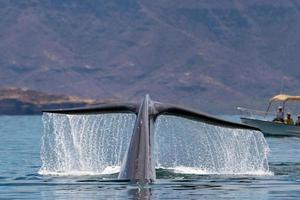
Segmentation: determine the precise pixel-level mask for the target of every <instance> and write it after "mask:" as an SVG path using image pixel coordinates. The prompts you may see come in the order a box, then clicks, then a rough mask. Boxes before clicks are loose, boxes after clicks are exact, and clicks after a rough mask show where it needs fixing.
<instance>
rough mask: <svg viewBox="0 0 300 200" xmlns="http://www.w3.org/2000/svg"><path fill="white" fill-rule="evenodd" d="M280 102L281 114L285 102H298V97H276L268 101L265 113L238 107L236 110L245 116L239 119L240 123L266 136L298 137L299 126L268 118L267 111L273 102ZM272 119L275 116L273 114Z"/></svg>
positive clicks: (299, 97) (282, 95)
mask: <svg viewBox="0 0 300 200" xmlns="http://www.w3.org/2000/svg"><path fill="white" fill-rule="evenodd" d="M278 101H279V102H282V108H283V112H284V111H285V104H286V102H287V101H300V96H290V95H284V94H280V95H276V96H274V97H272V98H271V99H270V100H269V105H268V108H267V111H266V112H263V111H256V110H251V109H246V108H241V107H238V110H240V111H241V112H242V114H243V115H244V114H246V115H247V117H246V116H243V117H241V118H240V119H241V121H242V123H244V124H247V125H249V126H253V127H256V128H258V129H259V130H261V132H262V133H264V135H266V136H296V137H300V126H296V125H287V124H284V123H282V122H275V121H272V118H270V117H268V116H269V109H270V107H271V105H272V103H274V102H278ZM272 116H273V117H274V116H275V114H274V113H273V114H272Z"/></svg>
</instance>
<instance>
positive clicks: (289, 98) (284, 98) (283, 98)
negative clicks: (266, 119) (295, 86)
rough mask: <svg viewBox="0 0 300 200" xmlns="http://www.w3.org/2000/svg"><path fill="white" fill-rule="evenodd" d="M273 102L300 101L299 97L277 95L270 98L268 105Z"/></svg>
mask: <svg viewBox="0 0 300 200" xmlns="http://www.w3.org/2000/svg"><path fill="white" fill-rule="evenodd" d="M274 101H282V102H286V101H300V96H291V95H286V94H279V95H276V96H274V97H272V98H271V99H270V100H269V103H272V102H274Z"/></svg>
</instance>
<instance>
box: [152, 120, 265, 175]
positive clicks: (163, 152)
mask: <svg viewBox="0 0 300 200" xmlns="http://www.w3.org/2000/svg"><path fill="white" fill-rule="evenodd" d="M155 134H156V138H155V157H156V162H157V163H156V166H158V167H161V168H169V169H174V171H175V172H178V173H186V174H189V173H194V174H249V175H250V174H251V175H269V174H270V171H269V166H268V160H267V155H268V152H269V147H268V145H267V143H266V141H265V138H264V137H263V134H262V133H261V132H258V131H249V130H241V129H230V128H222V127H218V126H213V125H209V124H206V123H202V122H198V121H193V120H189V119H185V118H181V117H176V116H160V117H159V118H158V120H157V123H156V131H155Z"/></svg>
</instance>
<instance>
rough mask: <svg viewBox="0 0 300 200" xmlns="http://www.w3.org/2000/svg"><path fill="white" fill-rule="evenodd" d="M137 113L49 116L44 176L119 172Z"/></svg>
mask: <svg viewBox="0 0 300 200" xmlns="http://www.w3.org/2000/svg"><path fill="white" fill-rule="evenodd" d="M135 118H136V116H135V115H134V114H101V115H65V114H51V113H45V114H44V115H43V123H44V135H43V138H42V147H41V160H42V167H41V169H40V171H39V173H40V174H48V175H95V174H106V173H108V174H109V173H117V172H118V171H119V168H120V166H121V163H122V161H123V157H124V156H125V155H124V154H125V151H126V148H127V146H128V144H129V140H130V137H131V134H132V130H133V126H134V121H135Z"/></svg>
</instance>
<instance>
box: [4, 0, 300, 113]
mask: <svg viewBox="0 0 300 200" xmlns="http://www.w3.org/2000/svg"><path fill="white" fill-rule="evenodd" d="M0 16H1V21H0V87H8V86H9V87H11V86H13V87H21V88H23V87H26V88H29V89H33V90H38V91H43V92H46V93H51V94H66V95H77V96H81V97H84V98H95V99H117V100H118V99H125V100H136V99H140V98H141V97H142V96H143V95H144V94H145V93H150V95H151V96H152V98H153V99H157V100H160V101H166V102H172V103H178V104H183V105H186V106H189V107H194V108H198V109H201V110H204V111H207V112H214V113H216V112H217V111H219V112H224V113H225V112H233V110H234V109H235V108H234V107H235V106H236V105H245V106H253V107H261V106H264V104H265V101H266V100H267V98H268V97H270V96H271V95H273V94H276V93H277V92H279V91H280V88H281V82H282V80H284V82H285V87H284V89H285V92H287V93H290V94H299V93H300V90H299V89H298V88H299V87H300V70H299V66H298V65H299V63H300V56H299V55H298V54H299V49H300V34H299V31H300V26H299V25H300V2H298V1H293V0H286V1H273V0H265V1H259V0H253V1H246V0H245V1H236V0H228V1H221V0H209V1H208V0H203V1H198V0H185V1H182V0H151V1H146V0H110V1H104V0H87V1H81V0H63V1H58V0H51V1H50V0H27V1H17V0H8V1H0Z"/></svg>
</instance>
